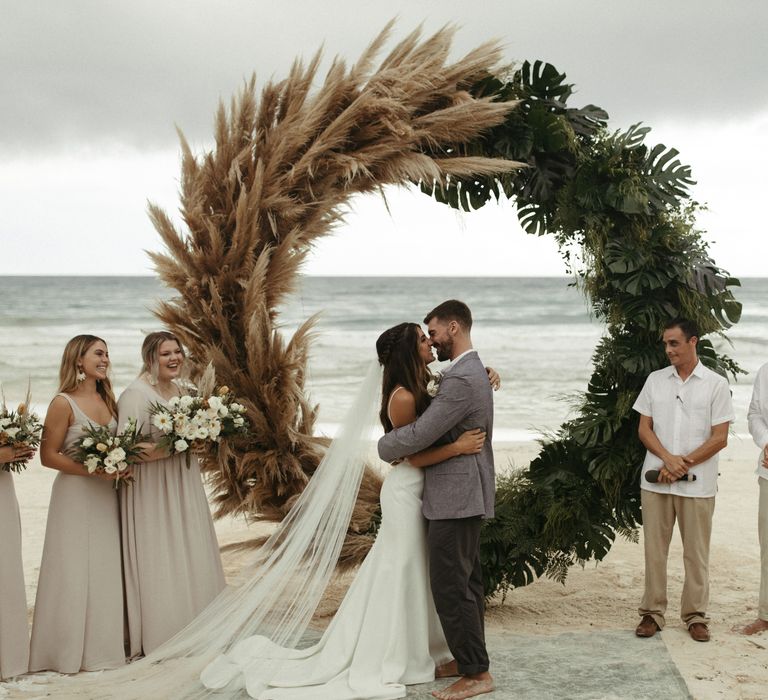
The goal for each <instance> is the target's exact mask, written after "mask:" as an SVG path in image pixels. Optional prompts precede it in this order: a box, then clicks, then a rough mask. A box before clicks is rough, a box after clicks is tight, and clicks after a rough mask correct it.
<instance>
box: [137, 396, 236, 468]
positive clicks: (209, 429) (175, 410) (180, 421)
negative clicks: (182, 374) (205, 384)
mask: <svg viewBox="0 0 768 700" xmlns="http://www.w3.org/2000/svg"><path fill="white" fill-rule="evenodd" d="M149 411H150V414H151V415H152V425H154V426H155V427H156V428H157V429H158V430H160V432H162V433H163V437H162V439H161V440H160V441H159V443H158V445H159V446H160V447H162V448H165V449H167V450H168V451H169V452H170V453H171V454H172V455H178V454H184V455H185V456H186V459H187V467H189V462H190V450H193V451H196V452H209V451H215V449H216V446H217V445H218V443H220V442H221V441H222V440H223V439H226V438H230V437H234V436H242V435H247V434H248V429H249V427H250V425H249V423H248V421H247V420H246V418H245V406H243V405H242V404H240V403H237V401H235V397H234V396H233V395H232V393H231V392H230V390H229V388H228V387H226V386H223V387H221V388H220V389H219V390H218V392H217V393H216V394H214V395H212V396H209V397H207V398H204V397H201V396H190V395H188V394H185V395H184V396H174V397H173V398H171V399H170V401H168V405H167V406H165V405H163V404H161V403H154V404H152V406H151V407H150V409H149Z"/></svg>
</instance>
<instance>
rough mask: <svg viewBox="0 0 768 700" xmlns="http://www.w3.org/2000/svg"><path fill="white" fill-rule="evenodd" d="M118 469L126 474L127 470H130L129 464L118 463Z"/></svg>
mask: <svg viewBox="0 0 768 700" xmlns="http://www.w3.org/2000/svg"><path fill="white" fill-rule="evenodd" d="M117 468H118V470H119V471H121V472H124V471H125V470H126V469H128V462H118V463H117Z"/></svg>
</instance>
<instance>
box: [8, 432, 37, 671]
mask: <svg viewBox="0 0 768 700" xmlns="http://www.w3.org/2000/svg"><path fill="white" fill-rule="evenodd" d="M34 454H35V450H34V448H32V447H27V448H21V447H0V680H2V679H4V678H13V676H18V675H20V674H22V673H26V672H27V666H28V664H29V625H28V624H27V594H26V591H25V589H24V566H23V564H22V560H21V521H20V520H19V504H18V501H17V500H16V491H15V489H14V488H13V477H12V476H11V474H10V472H6V471H3V470H2V465H3V464H7V463H8V462H16V461H20V460H23V461H26V460H28V459H30V458H31V457H32V456H33V455H34Z"/></svg>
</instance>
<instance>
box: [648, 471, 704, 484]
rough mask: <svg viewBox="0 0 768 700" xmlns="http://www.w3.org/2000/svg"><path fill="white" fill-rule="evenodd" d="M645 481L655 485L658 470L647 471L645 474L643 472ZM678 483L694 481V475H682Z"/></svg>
mask: <svg viewBox="0 0 768 700" xmlns="http://www.w3.org/2000/svg"><path fill="white" fill-rule="evenodd" d="M645 480H646V481H650V482H651V483H652V484H655V483H656V482H657V481H658V480H659V470H658V469H649V470H648V471H647V472H645ZM678 481H696V475H695V474H690V473H689V474H683V476H681V477H680V478H679V479H678Z"/></svg>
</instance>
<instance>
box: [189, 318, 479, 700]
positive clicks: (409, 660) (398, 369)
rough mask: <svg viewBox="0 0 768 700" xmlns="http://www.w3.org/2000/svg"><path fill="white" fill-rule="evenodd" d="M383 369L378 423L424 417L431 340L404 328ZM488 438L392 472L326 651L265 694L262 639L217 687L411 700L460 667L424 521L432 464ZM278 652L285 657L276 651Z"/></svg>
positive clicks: (384, 348)
mask: <svg viewBox="0 0 768 700" xmlns="http://www.w3.org/2000/svg"><path fill="white" fill-rule="evenodd" d="M376 350H377V354H378V359H379V363H380V364H381V365H382V367H383V378H382V400H381V409H380V413H379V417H380V420H381V423H382V425H383V426H384V429H385V431H389V430H392V429H393V428H398V427H400V426H402V425H406V424H407V423H412V422H413V421H414V420H416V417H417V415H419V414H421V413H422V412H423V411H424V410H425V409H426V407H427V406H428V405H429V402H430V396H429V394H428V393H427V385H428V382H429V380H430V379H431V378H432V375H431V373H430V371H429V370H428V369H427V365H428V364H429V363H430V362H432V361H433V360H434V356H433V354H432V348H431V346H430V343H429V339H428V338H427V336H426V335H425V334H424V332H423V331H422V330H421V327H420V326H419V325H417V324H415V323H401V324H399V325H397V326H394V327H393V328H390V329H389V330H387V331H385V332H384V333H382V334H381V336H380V337H379V339H378V340H377V342H376ZM484 440H485V434H484V433H483V432H481V431H480V430H471V431H467V432H465V433H464V434H463V435H462V436H461V437H460V438H459V439H458V440H456V442H453V443H451V444H447V445H443V446H440V447H432V448H429V449H427V450H424V451H422V452H419V453H418V454H415V455H411V456H410V457H409V458H408V460H407V461H404V462H401V463H400V464H398V465H397V466H395V467H394V468H392V469H391V470H390V472H389V473H388V474H387V476H386V478H385V479H384V485H383V487H382V490H381V512H382V521H381V527H380V529H379V532H378V535H377V537H376V542H375V543H374V545H373V548H372V549H371V551H370V552H369V554H368V556H367V557H366V559H365V561H364V562H363V564H362V566H361V567H360V570H359V572H358V574H357V576H356V577H355V580H354V581H353V583H352V585H351V587H350V588H349V591H348V592H347V595H346V596H345V598H344V601H343V602H342V604H341V607H340V608H339V610H338V612H337V613H336V615H335V617H334V618H333V620H332V621H331V623H330V625H329V626H328V628H327V629H326V631H325V633H324V634H323V636H322V638H321V639H320V641H319V642H317V644H315V645H313V646H310V647H308V648H306V649H303V650H296V651H295V652H293V653H292V654H291V655H290V658H288V659H287V660H284V661H283V662H282V663H281V665H280V670H279V673H278V674H276V676H275V677H273V678H272V679H270V680H269V687H268V688H266V689H263V690H262V685H261V684H262V680H263V670H262V667H263V665H264V664H265V659H266V658H269V657H270V656H271V655H273V656H279V655H280V654H279V650H276V649H274V648H272V649H270V646H271V645H269V644H268V643H266V644H265V639H264V637H258V636H254V637H251V638H249V639H245V640H243V641H242V642H240V643H239V644H237V645H236V646H235V647H234V648H233V649H232V650H231V651H230V652H228V653H227V654H225V655H222V656H220V657H219V658H218V659H216V660H215V661H214V662H213V663H211V664H210V665H209V666H208V667H207V668H206V669H205V670H204V671H203V673H202V675H201V680H202V682H203V684H204V685H205V686H206V687H207V688H210V689H221V688H225V687H226V688H227V690H234V689H236V688H242V689H245V690H246V691H247V692H248V694H249V695H250V696H251V697H255V698H259V700H283V699H287V698H291V699H294V698H296V699H298V698H301V699H302V700H306V699H309V698H312V699H315V698H316V699H317V700H320V699H325V698H334V699H335V700H354V699H355V698H371V699H372V698H376V699H377V700H379V699H380V700H385V699H389V698H400V697H404V696H405V693H406V690H405V686H406V685H412V684H416V683H427V682H430V681H432V680H434V679H435V677H436V675H437V676H440V675H442V674H443V673H444V672H443V671H442V670H441V669H442V668H444V667H447V666H448V665H449V663H450V662H451V661H452V658H451V654H450V652H449V650H448V646H447V644H446V642H445V637H444V636H443V631H442V629H441V627H440V621H439V619H438V617H437V612H436V611H435V604H434V602H433V600H432V593H431V591H430V587H429V575H428V572H427V552H426V520H425V519H424V517H423V516H422V514H421V494H422V489H423V485H424V471H423V467H428V466H430V465H432V464H437V463H438V462H442V461H444V460H446V459H448V458H450V457H454V456H456V455H459V454H476V453H478V452H480V450H481V449H482V446H483V442H484ZM274 652H278V653H274Z"/></svg>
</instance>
